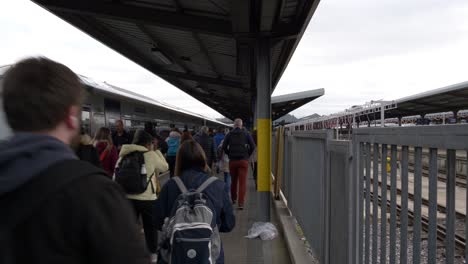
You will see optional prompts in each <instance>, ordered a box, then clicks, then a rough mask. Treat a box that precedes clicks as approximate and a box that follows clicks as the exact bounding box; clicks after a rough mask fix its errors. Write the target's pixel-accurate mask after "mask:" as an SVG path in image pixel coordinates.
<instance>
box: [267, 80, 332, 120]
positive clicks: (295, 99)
mask: <svg viewBox="0 0 468 264" xmlns="http://www.w3.org/2000/svg"><path fill="white" fill-rule="evenodd" d="M324 94H325V89H323V88H321V89H316V90H309V91H304V92H298V93H291V94H285V95H278V96H273V97H272V98H271V108H272V114H271V119H272V120H276V119H278V118H280V117H282V116H284V115H286V114H288V113H290V112H292V111H294V110H296V109H297V108H299V107H301V106H303V105H305V104H307V103H309V102H311V101H313V100H315V99H317V98H319V97H320V96H322V95H324Z"/></svg>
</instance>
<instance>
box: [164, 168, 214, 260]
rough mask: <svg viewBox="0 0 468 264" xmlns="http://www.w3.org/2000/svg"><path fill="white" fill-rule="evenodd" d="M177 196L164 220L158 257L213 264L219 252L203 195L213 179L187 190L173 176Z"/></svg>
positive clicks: (211, 210) (211, 213)
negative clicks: (194, 188)
mask: <svg viewBox="0 0 468 264" xmlns="http://www.w3.org/2000/svg"><path fill="white" fill-rule="evenodd" d="M173 179H174V181H175V182H176V184H177V186H178V187H179V189H180V191H181V194H180V195H179V196H178V197H177V200H176V202H175V204H174V205H173V207H172V211H171V216H170V217H168V218H166V219H165V220H164V225H163V228H162V235H161V239H162V242H161V244H160V251H159V253H160V257H162V259H163V260H164V262H166V263H170V264H178V263H197V264H198V263H200V264H204V263H210V264H214V263H216V260H217V259H218V257H219V255H220V252H221V238H220V236H219V231H218V226H217V224H216V211H215V210H214V206H213V203H212V201H211V200H210V199H209V198H208V197H207V196H206V195H205V194H204V193H203V191H204V190H205V189H206V187H208V186H209V185H210V184H211V183H213V182H214V181H216V180H217V178H216V177H210V178H208V179H207V180H206V181H205V182H204V183H203V184H201V185H200V187H198V188H197V189H196V190H187V188H186V187H185V185H184V183H183V182H182V180H181V179H180V178H179V177H177V176H176V177H174V178H173Z"/></svg>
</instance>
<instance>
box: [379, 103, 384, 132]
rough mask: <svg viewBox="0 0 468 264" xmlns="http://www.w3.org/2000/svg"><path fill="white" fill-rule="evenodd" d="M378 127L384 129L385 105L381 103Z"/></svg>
mask: <svg viewBox="0 0 468 264" xmlns="http://www.w3.org/2000/svg"><path fill="white" fill-rule="evenodd" d="M380 125H381V126H382V127H385V105H384V104H383V103H382V106H381V107H380Z"/></svg>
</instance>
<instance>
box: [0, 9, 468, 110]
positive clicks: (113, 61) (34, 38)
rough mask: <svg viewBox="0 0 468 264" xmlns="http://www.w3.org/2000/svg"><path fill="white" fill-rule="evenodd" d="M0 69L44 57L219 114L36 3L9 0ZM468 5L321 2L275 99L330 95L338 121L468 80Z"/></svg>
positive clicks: (326, 100) (2, 12)
mask: <svg viewBox="0 0 468 264" xmlns="http://www.w3.org/2000/svg"><path fill="white" fill-rule="evenodd" d="M0 36H1V37H0V65H4V64H11V63H12V62H15V61H17V60H19V59H21V58H23V57H27V56H31V55H43V56H47V57H49V58H51V59H54V60H57V61H60V62H62V63H64V64H66V65H67V66H69V67H70V68H72V69H73V70H74V71H75V72H77V73H80V74H83V75H85V76H88V77H91V78H93V79H95V80H100V81H107V82H108V83H111V84H114V85H116V86H119V87H122V88H126V89H129V90H132V91H135V92H138V93H141V94H144V95H147V96H150V97H154V98H155V99H157V100H159V101H164V102H166V103H169V104H172V105H177V106H179V107H182V108H185V109H187V110H191V111H194V112H197V113H201V114H204V115H207V116H210V117H219V116H220V114H219V113H217V112H216V111H214V110H212V109H211V108H209V107H207V106H205V105H204V104H202V103H200V102H198V101H197V100H195V99H194V98H192V97H191V96H189V95H187V94H185V93H184V92H182V91H180V90H178V89H177V88H175V87H174V86H172V85H170V84H168V83H166V82H165V81H163V80H162V79H160V78H159V77H157V76H155V75H153V74H152V73H150V72H148V71H147V70H145V69H143V68H141V67H140V66H138V65H136V64H135V63H133V62H132V61H130V60H128V59H126V58H125V57H123V56H121V55H120V54H118V53H116V52H114V51H112V50H111V49H109V48H107V47H106V46H104V45H102V44H100V43H99V42H97V41H95V40H94V39H92V38H91V37H88V36H87V35H86V34H84V33H82V32H81V31H79V30H77V29H75V28H74V27H72V26H70V25H68V24H67V23H66V22H64V21H62V20H60V19H59V18H57V17H55V16H54V15H52V14H51V13H49V12H47V11H45V10H43V9H42V8H40V7H38V6H37V5H35V4H34V3H32V2H30V1H27V0H15V1H0ZM467 47H468V1H467V0H444V1H440V0H406V1H395V0H379V1H375V0H353V1H349V0H322V1H321V3H320V5H319V7H318V9H317V11H316V13H315V15H314V17H313V18H312V20H311V22H310V24H309V26H308V28H307V31H306V33H305V35H304V37H303V38H302V41H301V43H300V44H299V46H298V48H297V50H296V52H295V54H294V56H293V58H292V60H291V62H290V63H289V66H288V68H287V69H286V71H285V73H284V74H283V77H282V79H281V81H280V82H279V84H278V86H277V87H276V90H275V93H274V95H280V94H286V93H292V92H299V91H305V90H310V89H315V88H325V95H324V96H323V97H322V98H319V99H317V100H316V101H314V102H312V103H309V104H308V105H306V106H303V107H302V108H300V109H298V110H296V111H294V112H293V114H294V115H296V116H298V117H301V116H305V115H309V114H312V113H319V114H330V113H333V112H338V111H341V110H343V109H345V108H348V107H350V106H352V105H356V104H363V103H365V102H367V101H370V100H373V99H374V100H377V99H387V100H390V99H398V98H401V97H404V96H408V95H412V94H415V93H419V92H423V91H427V90H430V89H434V88H439V87H442V86H447V85H450V84H454V83H458V82H462V81H467V80H468V48H467Z"/></svg>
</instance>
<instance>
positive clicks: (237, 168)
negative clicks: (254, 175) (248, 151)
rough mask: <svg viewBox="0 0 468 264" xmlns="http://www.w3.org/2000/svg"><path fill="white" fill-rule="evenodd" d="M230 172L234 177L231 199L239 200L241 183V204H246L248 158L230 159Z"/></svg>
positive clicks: (232, 177)
mask: <svg viewBox="0 0 468 264" xmlns="http://www.w3.org/2000/svg"><path fill="white" fill-rule="evenodd" d="M229 172H230V173H231V179H232V182H231V199H232V200H233V201H237V198H238V197H237V186H238V185H239V205H244V202H245V192H246V189H247V174H248V172H249V162H248V161H247V160H230V161H229Z"/></svg>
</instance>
